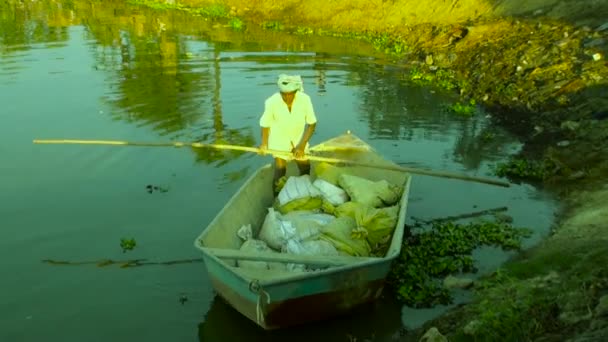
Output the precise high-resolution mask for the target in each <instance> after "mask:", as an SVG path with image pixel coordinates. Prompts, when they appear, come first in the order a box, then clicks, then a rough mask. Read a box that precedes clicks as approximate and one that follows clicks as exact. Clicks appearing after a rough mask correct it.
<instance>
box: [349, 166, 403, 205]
mask: <svg viewBox="0 0 608 342" xmlns="http://www.w3.org/2000/svg"><path fill="white" fill-rule="evenodd" d="M338 185H339V186H340V187H341V188H342V189H344V190H345V191H346V193H347V194H348V196H349V197H350V198H351V200H352V202H359V203H362V204H364V205H367V206H370V207H374V208H378V207H386V206H391V205H394V204H396V203H397V202H398V201H399V199H400V198H401V194H402V191H403V189H400V187H398V186H395V185H391V184H390V183H389V182H387V181H385V180H381V181H377V182H373V181H370V180H369V179H365V178H362V177H358V176H352V175H348V174H342V175H340V178H339V179H338Z"/></svg>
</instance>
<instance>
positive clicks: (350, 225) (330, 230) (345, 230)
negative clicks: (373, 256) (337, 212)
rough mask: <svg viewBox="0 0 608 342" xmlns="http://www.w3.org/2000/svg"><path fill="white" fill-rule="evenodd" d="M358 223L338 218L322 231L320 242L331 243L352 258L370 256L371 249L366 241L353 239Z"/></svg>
mask: <svg viewBox="0 0 608 342" xmlns="http://www.w3.org/2000/svg"><path fill="white" fill-rule="evenodd" d="M356 229H357V223H356V222H355V220H354V219H353V218H350V217H338V218H336V219H335V220H333V221H332V222H330V223H329V224H328V225H327V226H325V227H323V228H322V229H321V235H320V237H319V239H320V240H325V241H328V242H331V243H332V244H333V245H334V247H336V249H337V250H338V251H341V252H344V253H346V254H348V255H352V256H362V257H366V256H369V254H370V253H371V247H370V246H369V243H368V242H367V240H365V239H356V238H353V236H352V235H353V234H352V233H353V231H354V230H356Z"/></svg>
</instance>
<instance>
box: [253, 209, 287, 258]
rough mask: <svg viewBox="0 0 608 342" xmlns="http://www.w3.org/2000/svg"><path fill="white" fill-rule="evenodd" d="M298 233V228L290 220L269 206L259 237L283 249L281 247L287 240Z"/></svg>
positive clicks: (276, 247) (278, 248)
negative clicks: (283, 217) (285, 219)
mask: <svg viewBox="0 0 608 342" xmlns="http://www.w3.org/2000/svg"><path fill="white" fill-rule="evenodd" d="M295 235H296V228H295V227H294V226H293V224H292V223H291V222H289V221H284V220H282V219H281V214H280V213H278V212H276V211H275V210H274V209H273V208H268V214H266V218H265V219H264V223H263V224H262V229H260V234H259V235H258V239H260V240H262V241H264V242H266V243H267V244H268V246H270V247H272V248H274V249H276V250H279V251H280V250H281V247H283V245H284V244H285V243H286V242H287V240H289V239H291V238H293V237H294V236H295Z"/></svg>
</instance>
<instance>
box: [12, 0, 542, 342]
mask: <svg viewBox="0 0 608 342" xmlns="http://www.w3.org/2000/svg"><path fill="white" fill-rule="evenodd" d="M0 6H1V7H0V9H1V11H0V13H1V14H0V103H1V104H2V105H1V107H0V114H1V116H0V117H1V125H0V137H1V138H0V141H2V144H0V156H1V157H0V158H1V159H0V160H1V162H0V176H1V177H0V190H1V191H0V203H1V205H0V217H2V221H1V222H2V224H1V227H0V259H1V260H2V263H1V266H0V267H1V268H2V269H1V273H2V282H1V283H2V294H1V295H0V340H2V341H38V340H49V341H65V342H67V341H109V340H114V341H195V340H201V341H203V340H204V341H229V340H230V341H231V340H236V339H239V340H241V339H243V340H247V341H258V340H259V341H261V340H265V341H269V340H272V341H275V340H276V341H283V340H284V338H286V337H288V338H289V340H291V341H300V340H301V341H310V339H311V338H317V339H318V338H326V339H331V340H332V341H346V340H348V338H349V335H351V336H353V337H356V338H358V340H364V339H365V338H372V337H374V336H375V338H376V339H375V340H374V341H386V340H392V339H393V338H396V337H398V335H399V332H400V331H401V329H402V326H403V324H404V323H405V324H414V323H416V322H417V321H420V320H423V319H424V318H425V317H426V316H425V314H427V313H426V312H420V311H418V312H417V311H412V310H408V309H402V308H401V307H400V306H399V305H397V304H394V303H391V302H390V301H382V302H380V303H378V306H377V311H374V312H373V313H372V312H369V311H368V312H363V313H357V314H354V315H353V316H349V317H346V318H340V319H336V320H334V321H330V322H324V323H322V324H319V325H312V326H307V327H305V328H301V329H295V330H288V331H284V332H280V333H273V334H265V333H262V332H260V331H259V330H257V328H256V327H255V326H254V325H253V323H250V322H248V321H247V320H246V319H244V318H242V317H241V316H240V315H239V314H238V313H236V312H235V311H233V310H232V309H231V308H230V307H228V306H226V305H225V304H224V303H222V302H221V301H220V300H218V299H217V298H215V296H214V293H213V290H212V289H211V287H210V285H209V282H208V278H207V275H206V272H205V268H204V266H203V264H202V263H198V262H194V263H181V264H175V265H146V266H142V267H133V268H120V267H119V266H118V265H109V266H106V267H102V268H100V267H96V266H95V265H94V264H84V265H78V266H53V265H49V264H48V263H43V262H42V260H45V259H54V260H68V261H72V262H81V261H99V260H103V259H113V260H125V259H140V258H141V259H147V260H149V261H171V260H184V259H196V258H199V257H200V255H199V253H198V251H197V250H196V249H195V248H194V247H193V241H194V239H195V238H196V236H198V234H199V233H200V232H201V230H202V229H203V228H204V227H205V226H206V225H207V224H208V223H209V222H210V220H211V219H212V218H213V217H214V215H215V214H216V213H217V212H218V210H220V209H221V208H222V206H223V205H224V203H225V202H226V201H227V200H228V199H229V197H230V196H231V195H232V194H233V193H234V192H235V191H236V190H237V188H238V187H239V186H240V185H241V184H242V183H243V181H244V180H245V178H246V177H247V176H249V175H250V174H251V173H252V172H253V171H254V169H255V168H257V167H259V166H261V165H263V164H265V163H267V162H269V159H268V158H264V157H260V156H256V155H251V154H247V155H234V154H229V153H217V152H214V153H211V152H210V151H198V152H195V151H193V150H191V149H188V148H182V149H176V148H154V147H150V148H147V147H111V146H81V145H34V144H32V140H33V139H62V138H65V139H110V140H128V141H147V142H160V141H172V140H180V141H195V140H196V141H203V142H228V143H232V144H240V145H254V146H255V145H257V144H258V143H259V128H258V125H257V122H258V117H259V115H260V114H261V111H262V110H263V101H264V99H265V98H266V97H267V96H269V95H271V94H272V93H273V92H274V91H275V84H274V82H275V79H276V76H277V75H278V74H279V73H282V72H288V73H298V74H301V75H302V76H303V77H304V79H305V89H306V91H307V92H308V93H309V94H310V95H311V97H312V99H313V101H314V105H315V106H316V111H317V116H318V119H319V125H318V129H317V133H316V135H315V136H314V138H313V140H314V141H313V142H314V143H318V142H320V141H323V140H324V139H326V138H330V137H333V136H335V135H337V134H341V133H343V132H344V131H345V130H347V129H350V130H352V131H353V132H354V133H355V134H357V135H359V136H360V137H362V138H364V139H365V140H366V141H368V142H369V143H371V144H372V145H373V146H374V147H376V148H377V149H378V150H379V151H380V152H381V153H383V154H384V155H385V156H386V157H388V158H391V159H393V160H395V161H397V162H400V163H403V164H407V165H409V166H416V167H425V168H433V169H439V170H449V171H457V172H466V173H468V174H471V175H478V176H485V175H486V173H487V172H488V170H489V168H488V167H489V165H491V164H492V163H495V162H497V161H500V160H502V159H503V158H504V157H505V156H506V155H508V153H509V152H510V151H513V150H514V149H516V148H517V147H518V144H517V142H516V141H514V140H513V139H512V138H511V137H509V135H508V134H506V133H504V132H502V131H500V130H499V129H498V128H497V127H494V126H493V125H492V123H491V120H489V119H488V118H486V117H485V116H484V115H478V116H476V117H474V118H471V119H467V118H458V117H454V116H453V115H450V114H446V113H445V112H444V111H443V110H442V106H443V105H445V104H450V103H452V101H454V100H455V99H454V98H453V97H452V96H451V95H449V96H448V95H442V94H438V93H434V92H432V91H430V90H429V89H424V88H420V87H416V86H412V85H408V84H407V83H405V82H404V81H403V80H402V77H401V76H400V73H399V70H398V69H396V68H392V67H388V66H386V65H384V64H377V63H374V62H373V60H370V59H369V58H359V57H353V56H354V55H355V54H354V53H353V51H347V50H346V49H347V48H348V49H355V50H356V51H357V52H361V51H363V50H364V49H366V48H365V47H363V46H359V45H358V44H354V43H352V42H341V41H336V40H333V39H329V38H324V39H314V38H306V39H304V38H294V37H286V36H284V35H281V34H269V35H268V36H267V37H266V38H265V39H264V40H260V39H259V38H258V37H252V36H249V35H239V34H235V33H230V32H229V31H226V30H225V29H222V28H215V29H213V28H212V23H209V22H205V21H203V20H201V19H197V18H189V17H187V16H185V15H182V14H175V13H170V12H168V13H161V14H158V13H151V12H148V11H146V10H142V9H133V8H129V7H125V6H124V5H120V4H116V3H113V2H104V5H101V2H91V3H87V2H79V1H76V2H73V1H66V2H51V1H35V2H29V1H26V2H25V5H24V4H22V3H21V2H10V3H7V2H3V3H2V4H1V5H0ZM486 132H492V133H493V134H495V137H494V138H493V139H491V140H490V141H486V140H484V136H486ZM148 185H153V186H159V187H161V188H166V189H168V191H167V192H160V191H154V192H152V193H149V192H148V191H147V188H146V186H148ZM410 203H411V204H410V207H409V214H410V215H413V216H416V217H420V218H435V217H443V216H448V215H455V214H461V213H465V212H470V211H475V210H480V209H489V208H494V207H501V206H508V207H509V212H508V213H509V214H510V215H512V216H513V217H514V219H515V224H516V225H521V226H529V227H533V228H534V229H535V230H536V231H537V235H536V236H535V238H534V239H531V240H530V241H529V242H528V244H531V243H533V242H534V241H537V240H538V238H539V237H541V236H543V235H544V234H546V233H547V231H548V229H549V224H550V222H551V220H552V213H553V210H554V204H553V203H552V201H551V200H550V199H549V198H547V197H546V196H545V195H543V194H542V193H539V192H537V191H536V190H534V189H532V188H530V187H528V186H517V185H516V186H513V187H511V188H508V189H505V188H499V187H493V186H485V185H480V184H476V183H469V182H461V181H456V180H448V179H439V178H431V177H422V176H420V177H415V179H414V181H413V184H412V191H411V201H410ZM123 237H127V238H128V237H133V238H135V239H136V241H137V248H136V249H135V250H134V251H132V252H128V253H123V252H122V250H121V248H120V239H121V238H123ZM507 257H508V255H506V254H500V253H496V252H493V251H488V252H485V253H480V254H479V255H478V258H479V259H480V260H482V261H483V263H482V272H484V271H489V270H491V269H492V268H493V267H496V265H498V264H499V263H500V262H502V261H504V260H505V259H506V258H507ZM180 298H187V299H188V300H187V301H185V302H183V303H182V302H181V301H180Z"/></svg>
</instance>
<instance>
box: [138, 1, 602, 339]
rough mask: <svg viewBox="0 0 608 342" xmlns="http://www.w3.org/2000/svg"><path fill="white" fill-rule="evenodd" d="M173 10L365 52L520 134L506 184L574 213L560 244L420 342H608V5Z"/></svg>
mask: <svg viewBox="0 0 608 342" xmlns="http://www.w3.org/2000/svg"><path fill="white" fill-rule="evenodd" d="M136 2H138V3H140V4H141V3H142V1H136ZM143 3H146V4H148V5H151V4H152V5H153V6H156V7H158V8H159V9H162V8H164V7H167V6H169V7H175V6H176V5H175V4H171V5H166V4H162V5H158V4H159V3H160V2H150V1H143ZM177 5H179V6H180V7H181V8H182V9H183V10H185V11H190V12H192V13H193V14H197V15H203V16H205V17H207V18H210V19H212V20H215V21H217V22H218V25H223V26H225V27H228V28H231V29H234V30H236V31H245V32H249V31H251V32H253V31H256V30H259V29H260V28H263V29H266V30H268V31H269V32H275V33H277V34H282V33H284V34H285V37H286V39H288V38H287V37H289V36H288V35H287V33H290V34H296V35H325V36H341V37H344V38H345V39H355V40H357V41H359V42H361V41H363V42H367V44H368V45H369V46H370V47H373V48H374V49H375V50H376V51H377V52H379V53H382V54H383V55H385V56H386V57H387V58H388V59H390V60H391V61H393V62H395V63H397V64H399V65H402V66H404V67H405V69H404V78H406V79H409V80H410V81H412V82H418V83H422V84H426V85H428V86H430V87H440V88H444V89H449V90H452V91H454V92H457V93H459V94H460V95H461V102H462V105H463V107H467V106H472V105H473V103H474V104H475V105H481V106H483V107H485V109H486V111H489V112H490V113H491V115H492V117H493V120H495V121H497V122H498V123H500V124H501V125H502V126H504V127H507V128H508V129H510V130H511V131H512V132H514V133H516V134H518V135H519V137H520V138H521V139H522V141H523V142H524V148H523V149H522V151H521V152H520V153H519V154H518V155H516V156H514V158H513V160H512V161H511V162H510V163H507V164H505V165H502V167H501V168H500V169H499V170H497V172H498V173H499V174H501V175H504V176H507V177H510V178H512V179H514V180H515V179H522V180H526V181H533V182H534V184H537V185H539V186H540V185H542V186H545V187H551V188H552V189H553V190H555V191H556V192H557V193H558V194H560V195H562V196H563V197H562V198H563V200H564V203H565V204H566V205H567V210H566V211H565V212H564V213H563V216H562V217H560V219H559V221H558V226H557V229H556V230H555V234H554V235H553V236H552V237H550V238H549V239H548V240H546V241H545V242H544V243H542V244H541V245H540V246H537V247H536V248H534V249H533V250H531V251H528V252H526V253H525V254H524V255H522V256H521V257H520V258H518V260H515V261H513V262H512V263H510V264H509V265H507V266H506V267H505V269H504V270H501V271H500V272H498V273H497V274H496V275H494V276H492V277H488V278H487V279H484V281H481V282H478V283H477V284H475V285H474V286H475V289H476V291H475V292H476V294H477V296H478V300H477V301H476V302H474V303H473V304H470V305H466V306H463V307H461V308H458V309H456V310H454V311H453V312H451V313H449V314H447V315H446V316H445V317H443V318H442V319H440V320H438V321H433V322H429V324H427V325H426V326H425V327H424V330H420V331H415V332H411V335H410V337H413V338H419V337H420V336H421V335H422V334H423V333H424V332H425V331H426V330H427V329H428V328H430V327H431V326H435V327H437V328H438V330H439V331H440V332H443V333H445V334H446V335H447V336H448V337H449V338H450V340H459V339H462V340H471V339H472V338H473V337H475V338H477V339H482V340H485V339H487V340H536V339H541V340H545V341H547V340H549V341H550V340H559V341H562V340H566V339H567V338H569V337H576V338H579V339H581V340H583V338H587V340H594V339H596V338H597V339H598V340H599V338H598V336H603V335H607V334H608V331H607V328H606V327H607V325H606V322H607V321H608V319H606V316H607V315H606V309H605V306H606V301H608V299H607V297H606V295H607V294H608V273H607V272H608V271H607V268H606V266H605V265H607V264H608V263H606V261H608V260H606V258H607V256H608V249H607V248H606V246H608V244H607V243H606V242H608V241H607V238H608V233H607V232H608V230H607V229H606V228H605V222H606V219H607V218H608V217H607V213H606V209H605V207H606V206H605V203H606V201H607V200H608V189H605V188H604V183H605V179H604V177H605V175H607V174H608V145H607V144H606V142H607V140H608V120H606V119H608V63H607V61H606V56H607V55H608V23H606V22H605V21H606V20H607V19H606V18H608V15H606V13H607V12H606V10H607V8H608V4H606V3H605V2H603V1H587V2H584V3H583V2H576V1H551V0H546V1H516V0H513V1H509V0H506V1H482V0H477V1H430V2H425V3H424V5H422V2H420V4H418V2H414V1H407V0H401V1H400V0H394V1H390V0H389V1H381V0H378V1H368V0H365V1H364V0H360V1H332V2H328V1H317V0H310V1H306V2H301V1H290V0H286V1H282V2H276V1H271V0H251V1H244V0H221V1H219V0H218V1H214V2H211V1H195V0H192V1H182V2H178V4H177ZM357 53H361V51H360V50H358V51H353V54H357ZM366 53H367V52H366ZM585 190H591V191H585ZM408 340H409V339H408Z"/></svg>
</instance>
